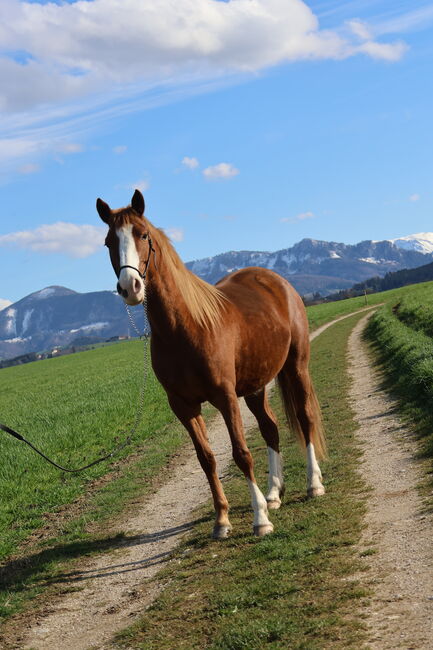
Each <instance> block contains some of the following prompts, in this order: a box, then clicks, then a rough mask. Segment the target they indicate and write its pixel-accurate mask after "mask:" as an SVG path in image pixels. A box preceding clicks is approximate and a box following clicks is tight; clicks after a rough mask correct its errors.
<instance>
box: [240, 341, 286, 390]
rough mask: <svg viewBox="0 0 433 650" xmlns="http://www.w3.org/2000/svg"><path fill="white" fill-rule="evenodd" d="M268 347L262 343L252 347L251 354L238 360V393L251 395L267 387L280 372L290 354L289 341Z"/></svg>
mask: <svg viewBox="0 0 433 650" xmlns="http://www.w3.org/2000/svg"><path fill="white" fill-rule="evenodd" d="M283 341H284V339H280V341H279V343H278V344H276V345H274V346H272V347H268V346H266V344H265V343H263V342H261V343H260V344H258V345H256V346H250V349H249V353H246V354H244V355H242V356H240V358H239V359H238V362H237V364H236V393H237V395H239V396H243V395H251V394H252V393H255V392H257V391H258V390H260V389H261V388H263V387H264V386H266V385H267V384H268V383H269V382H270V381H272V379H274V377H275V376H276V375H277V374H278V373H279V372H280V370H281V368H282V367H283V364H284V362H285V361H286V359H287V355H288V353H289V339H288V337H286V341H287V342H286V343H283Z"/></svg>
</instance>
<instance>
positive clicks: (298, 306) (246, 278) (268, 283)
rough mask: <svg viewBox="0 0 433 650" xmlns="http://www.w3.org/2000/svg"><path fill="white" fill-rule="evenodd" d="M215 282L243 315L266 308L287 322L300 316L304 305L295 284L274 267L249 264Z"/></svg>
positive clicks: (255, 313)
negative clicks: (272, 268) (273, 269)
mask: <svg viewBox="0 0 433 650" xmlns="http://www.w3.org/2000/svg"><path fill="white" fill-rule="evenodd" d="M216 286H217V287H218V289H219V290H220V291H222V293H224V294H225V295H226V296H227V298H228V299H229V301H230V302H231V303H232V304H233V305H235V307H236V308H237V309H238V310H239V311H240V312H241V313H242V314H243V315H245V316H247V317H249V316H250V315H251V314H254V315H256V316H257V314H258V313H260V312H263V311H264V312H267V313H268V314H269V316H271V315H274V316H277V315H278V316H279V317H280V318H281V319H282V320H283V321H284V322H285V323H286V324H288V323H289V322H291V321H293V320H294V319H295V318H296V319H298V318H299V317H301V318H302V314H305V308H304V305H303V302H302V299H301V297H300V296H299V294H298V293H297V291H296V290H295V289H294V287H293V286H292V285H291V284H290V282H288V281H287V280H286V279H285V278H283V277H282V276H281V275H279V274H278V273H275V271H272V270H270V269H265V268H262V267H259V266H249V267H246V268H244V269H240V270H239V271H234V272H233V273H230V275H227V276H226V277H224V278H222V279H221V280H220V281H219V282H217V284H216Z"/></svg>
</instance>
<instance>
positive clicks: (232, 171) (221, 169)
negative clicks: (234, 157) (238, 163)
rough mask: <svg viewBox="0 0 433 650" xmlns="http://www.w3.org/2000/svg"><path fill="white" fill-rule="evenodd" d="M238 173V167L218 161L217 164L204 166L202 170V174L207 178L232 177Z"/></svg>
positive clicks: (212, 179)
mask: <svg viewBox="0 0 433 650" xmlns="http://www.w3.org/2000/svg"><path fill="white" fill-rule="evenodd" d="M238 174H239V169H237V168H236V167H234V166H233V165H232V163H225V162H222V163H219V164H218V165H213V166H212V167H206V169H204V170H203V176H204V177H205V178H207V179H208V180H211V181H214V180H220V179H222V178H233V176H237V175H238Z"/></svg>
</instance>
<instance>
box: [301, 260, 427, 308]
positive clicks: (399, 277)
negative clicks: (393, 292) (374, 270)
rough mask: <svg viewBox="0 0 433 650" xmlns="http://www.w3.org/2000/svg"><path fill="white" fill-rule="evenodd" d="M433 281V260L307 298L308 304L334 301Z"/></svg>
mask: <svg viewBox="0 0 433 650" xmlns="http://www.w3.org/2000/svg"><path fill="white" fill-rule="evenodd" d="M431 281H433V262H430V264H424V265H423V266H418V267H417V268H416V269H402V270H401V271H393V272H391V273H387V274H386V275H385V277H383V278H380V277H379V276H374V277H372V278H368V280H365V282H359V283H358V284H354V285H353V287H351V288H350V289H342V290H341V291H338V292H336V293H332V294H329V295H327V296H322V295H320V292H317V293H316V294H314V296H313V297H312V298H311V299H307V300H306V304H313V303H316V302H325V301H329V302H332V301H334V300H345V299H346V298H353V297H355V296H360V295H362V294H363V293H365V292H367V293H379V292H380V291H389V290H390V289H398V288H399V287H405V286H407V285H409V284H419V283H420V282H431Z"/></svg>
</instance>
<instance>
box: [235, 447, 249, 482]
mask: <svg viewBox="0 0 433 650" xmlns="http://www.w3.org/2000/svg"><path fill="white" fill-rule="evenodd" d="M233 459H234V461H235V463H236V465H237V466H238V467H239V469H240V470H242V472H243V473H244V474H245V475H246V476H249V475H250V473H251V472H252V469H253V457H252V456H251V452H250V450H249V449H248V447H237V446H235V447H233Z"/></svg>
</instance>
